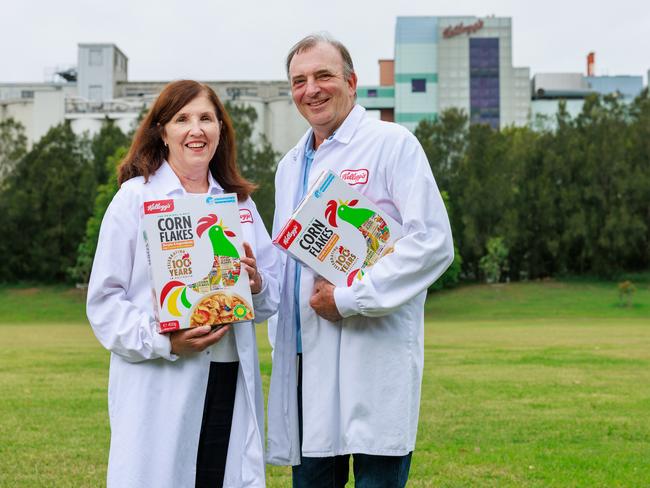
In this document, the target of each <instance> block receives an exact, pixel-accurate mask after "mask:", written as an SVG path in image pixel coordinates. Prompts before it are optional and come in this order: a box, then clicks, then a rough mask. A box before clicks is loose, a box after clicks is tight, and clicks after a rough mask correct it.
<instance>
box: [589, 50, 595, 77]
mask: <svg viewBox="0 0 650 488" xmlns="http://www.w3.org/2000/svg"><path fill="white" fill-rule="evenodd" d="M595 67H596V53H595V52H593V51H592V52H590V53H589V54H587V76H595V74H594V71H595Z"/></svg>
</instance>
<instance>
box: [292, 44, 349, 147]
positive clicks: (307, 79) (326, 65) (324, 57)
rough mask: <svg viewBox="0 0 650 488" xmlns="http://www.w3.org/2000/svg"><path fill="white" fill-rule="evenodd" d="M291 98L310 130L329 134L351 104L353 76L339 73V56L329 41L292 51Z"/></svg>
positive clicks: (342, 119)
mask: <svg viewBox="0 0 650 488" xmlns="http://www.w3.org/2000/svg"><path fill="white" fill-rule="evenodd" d="M289 80H290V83H291V94H292V96H293V101H294V103H295V104H296V107H297V108H298V111H299V112H300V113H301V114H302V116H303V117H304V118H305V119H307V121H308V122H309V125H311V126H312V128H313V129H314V132H316V133H320V134H317V136H318V135H320V136H321V137H329V136H330V135H331V134H332V133H333V132H334V131H335V130H336V129H338V127H339V126H340V125H341V123H343V121H344V120H345V118H346V117H347V115H348V114H349V113H350V110H352V107H354V93H355V90H356V87H357V77H356V75H355V74H354V73H352V75H351V76H350V79H348V80H346V79H345V77H344V76H343V58H342V57H341V53H339V51H338V49H336V48H335V47H334V46H332V45H331V44H327V43H320V44H316V45H315V46H314V47H312V48H310V49H308V50H307V51H302V52H300V53H298V54H296V55H295V56H294V57H293V58H292V59H291V63H290V64H289Z"/></svg>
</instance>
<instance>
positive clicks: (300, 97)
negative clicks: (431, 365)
mask: <svg viewBox="0 0 650 488" xmlns="http://www.w3.org/2000/svg"><path fill="white" fill-rule="evenodd" d="M287 74H288V76H289V82H290V85H291V94H292V97H293V100H294V103H295V104H296V108H297V109H298V111H299V112H300V113H301V115H302V116H303V117H304V118H305V119H306V120H307V121H308V122H309V125H310V126H311V128H310V129H309V130H308V131H307V133H306V134H305V135H304V136H303V137H302V139H301V140H300V141H299V142H298V144H297V145H296V147H295V148H294V149H292V150H291V151H289V153H288V154H287V155H286V156H285V157H284V158H283V159H282V161H281V162H280V164H279V165H278V170H277V174H276V180H275V185H276V208H275V218H274V231H273V234H274V235H277V234H278V232H279V231H280V230H281V229H282V227H283V226H284V224H285V223H286V222H287V220H288V219H289V218H290V216H291V214H292V212H293V210H294V209H295V207H296V206H297V205H298V203H299V202H300V200H301V198H302V197H303V196H304V195H305V194H306V192H307V190H308V188H309V187H310V186H311V183H313V182H314V181H315V180H316V178H318V176H319V175H320V174H321V173H322V171H325V170H332V171H334V172H335V173H336V174H338V175H341V177H343V178H344V179H346V178H347V181H348V182H349V183H350V184H353V185H354V188H355V189H357V190H358V191H359V192H360V193H362V194H364V195H365V196H366V197H368V198H369V199H370V200H371V201H373V202H375V203H376V204H377V205H378V206H379V207H380V208H381V209H382V210H383V211H385V212H386V213H387V214H389V215H390V216H391V217H393V218H394V219H396V220H397V221H398V222H399V223H401V225H402V231H403V237H402V238H401V239H400V240H399V241H398V242H397V243H396V245H395V250H394V252H393V253H392V254H389V255H387V256H384V257H383V258H381V259H380V260H379V261H378V262H377V263H376V264H375V265H374V266H372V267H371V268H369V269H367V270H366V273H365V274H364V275H363V277H362V278H361V279H360V280H354V282H353V284H352V285H351V286H350V287H335V286H334V285H332V284H331V283H329V282H328V281H325V280H324V279H323V278H321V277H318V276H317V275H316V274H315V273H314V272H313V271H312V270H311V269H309V268H307V267H305V266H303V265H301V264H299V263H297V262H296V261H294V260H293V259H291V258H288V257H287V256H286V255H284V256H283V276H282V277H281V283H282V285H281V286H282V292H281V303H280V309H279V312H278V315H277V316H276V317H275V319H274V320H270V321H269V336H270V337H271V342H272V344H273V347H274V352H273V372H272V375H271V387H270V393H269V428H268V462H270V463H272V464H286V465H293V486H294V487H298V488H301V487H309V488H318V487H321V486H322V487H332V486H335V487H343V486H345V483H346V481H347V479H348V466H349V459H350V455H352V459H353V469H354V477H355V480H356V486H357V487H372V488H380V487H390V488H396V487H402V486H404V485H405V484H406V481H407V479H408V471H409V467H410V462H411V453H412V451H413V449H414V448H415V436H416V432H417V424H418V413H419V404H420V388H421V383H422V370H423V359H424V346H423V342H424V300H425V297H426V290H427V288H428V287H429V285H430V284H431V283H433V282H434V281H435V280H436V279H437V278H438V277H439V276H440V275H441V274H442V273H443V272H444V271H445V269H446V268H447V267H448V266H449V264H450V263H451V261H452V259H453V244H452V238H451V230H450V227H449V221H448V218H447V213H446V211H445V207H444V204H443V202H442V198H441V197H440V192H439V191H438V188H437V186H436V183H435V180H434V178H433V175H432V174H431V169H430V167H429V163H428V161H427V159H426V156H425V154H424V151H423V150H422V147H421V146H420V144H419V143H418V141H417V139H416V138H415V137H414V136H413V135H412V134H411V133H410V132H409V131H408V130H406V129H405V128H404V127H402V126H400V125H397V124H393V123H388V122H382V121H379V120H376V119H372V118H370V117H367V116H366V114H365V110H364V108H363V107H361V106H359V105H357V104H356V103H355V99H356V87H357V76H356V74H355V72H354V66H353V64H352V58H351V57H350V54H349V52H348V50H347V49H346V48H345V46H343V44H341V43H340V42H338V41H336V40H333V39H331V38H330V37H329V36H326V35H311V36H308V37H306V38H304V39H303V40H301V41H300V42H298V43H297V44H296V45H295V46H294V47H293V48H292V49H291V51H290V52H289V55H288V56H287Z"/></svg>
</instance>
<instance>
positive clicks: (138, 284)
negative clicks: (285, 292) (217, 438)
mask: <svg viewBox="0 0 650 488" xmlns="http://www.w3.org/2000/svg"><path fill="white" fill-rule="evenodd" d="M209 181H210V189H209V190H208V191H209V193H211V194H218V193H223V189H222V188H221V187H220V186H219V184H218V183H217V182H216V181H215V180H214V179H213V178H212V176H210V177H209ZM184 195H186V193H185V191H184V190H183V187H182V186H181V184H180V181H179V180H178V178H177V177H176V175H175V174H174V172H173V171H172V169H171V167H170V166H169V165H168V164H167V163H166V162H165V163H163V165H162V166H161V167H160V168H159V169H158V171H156V173H155V174H154V175H152V176H151V177H150V178H149V182H148V183H144V179H143V178H142V177H137V178H133V179H131V180H129V181H127V182H125V183H124V184H123V185H122V187H121V189H120V190H119V191H118V193H117V194H116V195H115V197H114V198H113V201H112V202H111V204H110V206H109V208H108V210H107V212H106V215H105V216H104V219H103V222H102V227H101V232H100V235H99V242H98V246H97V253H96V254H95V261H94V264H93V270H92V275H91V279H90V284H89V287H88V303H87V313H88V318H89V320H90V323H91V325H92V327H93V331H94V333H95V335H96V336H97V338H98V339H99V341H100V342H101V343H102V345H103V346H104V347H105V348H106V349H108V350H109V351H111V360H110V374H109V383H108V410H109V417H110V425H111V448H110V455H109V463H108V477H107V484H108V487H109V488H110V487H115V488H135V487H142V488H150V487H154V486H155V487H156V488H164V487H169V488H182V487H193V486H194V483H195V476H196V456H197V447H198V440H199V433H200V429H201V419H202V415H203V405H204V399H205V393H206V386H207V381H208V374H209V369H210V360H211V349H212V348H208V349H206V350H205V351H203V352H202V353H198V354H196V355H194V356H185V357H178V356H176V355H174V354H172V353H171V352H170V348H171V345H170V341H169V337H168V336H167V335H161V334H158V333H157V332H156V324H155V321H154V318H153V317H154V313H153V304H152V295H151V287H150V282H149V277H148V270H147V257H146V252H145V245H144V242H143V235H142V226H141V218H140V214H141V208H142V203H143V202H144V201H147V200H155V199H160V198H169V197H181V196H184ZM239 205H240V208H246V209H248V210H250V212H251V214H252V216H253V222H252V223H242V229H243V234H244V236H243V237H244V240H245V241H247V242H249V243H250V244H251V246H252V248H253V250H254V252H255V256H256V258H257V264H258V269H259V272H260V273H261V274H262V279H263V289H262V291H261V292H260V293H259V294H257V295H254V296H253V306H254V308H255V321H256V322H261V321H263V320H265V319H266V318H268V317H269V316H270V315H271V314H273V313H275V311H276V309H277V304H278V300H279V297H278V280H277V265H278V259H277V258H278V256H277V251H276V250H275V248H274V247H273V245H272V244H271V242H270V239H269V236H268V233H267V232H266V230H265V228H264V224H263V223H262V219H261V218H260V216H259V214H258V212H257V209H256V207H255V204H254V203H253V201H252V200H251V199H250V198H249V199H247V200H246V201H244V202H240V203H239ZM228 333H229V334H234V335H235V342H236V347H237V354H238V355H239V361H240V363H239V364H240V366H239V374H238V378H237V390H236V394H235V407H234V416H233V420H232V431H231V434H230V444H229V447H228V459H227V464H226V475H225V480H224V485H223V486H224V487H237V488H241V487H261V486H265V481H264V456H263V445H264V444H263V438H264V411H263V403H264V402H263V396H262V388H261V379H260V371H259V363H258V357H257V345H256V338H255V326H254V324H253V323H252V322H244V323H239V324H237V325H234V326H233V328H232V329H231V331H230V332H228ZM212 347H216V346H212Z"/></svg>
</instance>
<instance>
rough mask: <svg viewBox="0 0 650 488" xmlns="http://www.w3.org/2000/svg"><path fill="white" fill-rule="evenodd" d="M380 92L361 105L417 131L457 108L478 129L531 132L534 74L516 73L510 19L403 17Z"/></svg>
mask: <svg viewBox="0 0 650 488" xmlns="http://www.w3.org/2000/svg"><path fill="white" fill-rule="evenodd" d="M379 65H380V84H379V86H362V87H360V89H359V90H358V96H359V103H361V104H362V105H364V106H365V107H367V108H374V109H377V110H380V111H381V118H382V119H384V120H394V121H395V122H398V123H400V124H402V125H404V126H406V127H408V128H409V129H411V130H413V129H414V128H415V126H416V125H417V124H418V122H419V121H420V120H422V119H435V118H436V117H437V116H438V114H439V113H440V112H442V111H443V110H445V109H447V108H450V107H457V108H460V109H463V110H464V111H465V112H466V113H467V114H468V115H469V117H470V120H471V121H472V122H474V123H487V124H490V125H491V126H493V127H495V128H500V127H505V126H508V125H512V124H515V125H525V124H526V123H527V122H528V117H529V113H530V81H529V80H530V70H529V69H528V68H525V67H523V68H516V67H514V66H513V65H512V20H511V19H510V18H506V17H485V18H478V17H398V18H397V23H396V27H395V57H394V59H392V60H390V59H389V60H380V61H379Z"/></svg>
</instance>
